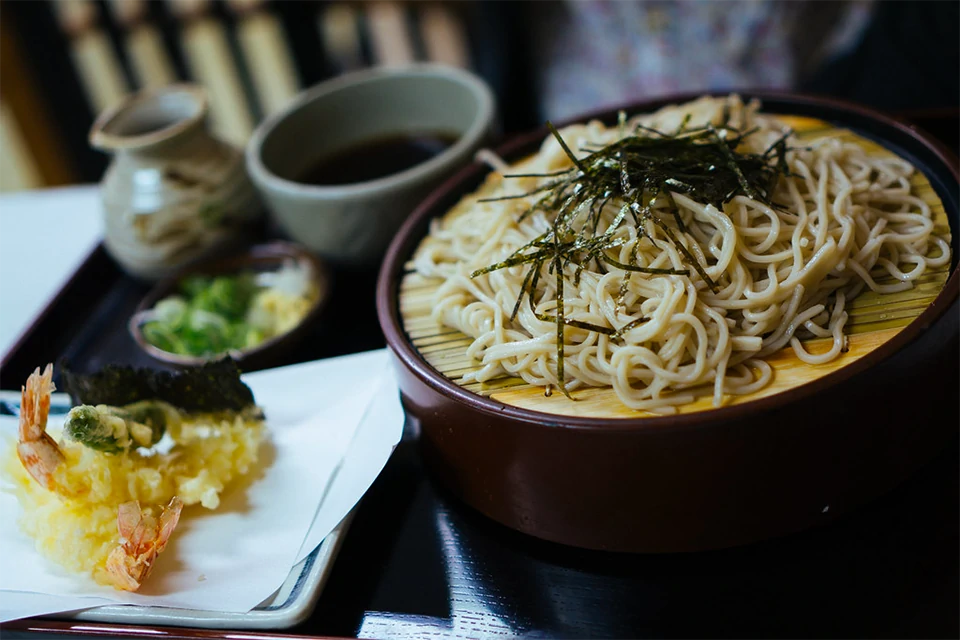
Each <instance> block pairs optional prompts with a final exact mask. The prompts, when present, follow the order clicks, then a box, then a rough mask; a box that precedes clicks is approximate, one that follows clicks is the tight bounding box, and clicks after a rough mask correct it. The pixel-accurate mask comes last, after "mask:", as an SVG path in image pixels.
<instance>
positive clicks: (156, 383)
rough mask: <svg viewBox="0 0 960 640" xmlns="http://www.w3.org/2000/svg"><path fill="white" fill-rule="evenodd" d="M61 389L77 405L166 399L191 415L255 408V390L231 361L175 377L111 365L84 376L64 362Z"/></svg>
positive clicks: (118, 405)
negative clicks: (247, 383)
mask: <svg viewBox="0 0 960 640" xmlns="http://www.w3.org/2000/svg"><path fill="white" fill-rule="evenodd" d="M60 376H61V383H62V384H61V387H62V388H63V391H65V392H66V393H68V394H69V395H70V399H71V401H72V402H73V404H74V405H79V404H92V405H97V404H105V405H109V406H112V407H122V406H125V405H128V404H132V403H134V402H138V401H140V400H163V401H165V402H169V403H170V404H172V405H173V406H175V407H177V408H178V409H182V410H183V411H188V412H207V411H241V410H243V409H245V408H247V407H249V406H251V405H253V404H254V400H253V392H252V391H250V387H248V386H247V385H245V384H244V383H243V382H242V381H241V380H240V369H239V368H238V367H237V363H236V362H234V361H233V360H232V359H231V358H224V359H223V360H218V361H216V362H209V363H206V364H204V365H201V366H199V367H190V368H188V369H183V370H182V371H178V372H176V373H170V372H168V371H157V370H155V369H147V368H133V367H128V366H118V365H108V366H106V367H104V368H103V369H102V370H100V371H99V372H97V373H93V374H81V373H76V372H73V371H71V370H70V368H69V365H67V364H66V363H61V366H60Z"/></svg>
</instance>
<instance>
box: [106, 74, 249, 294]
mask: <svg viewBox="0 0 960 640" xmlns="http://www.w3.org/2000/svg"><path fill="white" fill-rule="evenodd" d="M206 116H207V97H206V93H205V92H204V90H203V89H202V88H201V87H199V86H196V85H190V84H178V85H171V86H168V87H165V88H162V89H160V90H156V91H148V92H142V93H137V94H134V95H131V96H130V97H128V98H127V99H126V100H124V102H122V103H121V104H120V105H118V106H117V107H115V108H113V109H110V110H108V111H106V112H105V113H103V114H102V115H101V116H100V117H99V118H98V119H97V121H96V122H94V124H93V127H92V128H91V130H90V144H91V145H92V146H93V147H95V148H97V149H100V150H102V151H106V152H110V153H113V154H114V157H113V161H112V162H111V163H110V166H109V167H108V169H107V172H106V174H105V175H104V177H103V180H102V181H101V184H100V190H101V198H102V200H103V210H104V216H105V225H104V229H105V238H104V245H105V246H106V249H107V251H108V252H109V253H110V255H111V256H113V258H114V259H116V261H117V262H118V263H119V264H120V266H121V267H122V268H123V269H124V270H125V271H127V272H128V273H130V274H131V275H133V276H135V277H138V278H141V279H145V280H158V279H160V278H163V277H166V276H168V275H170V274H171V273H173V272H175V271H177V270H178V269H180V268H181V267H183V266H184V265H185V264H187V263H190V262H194V261H196V260H198V259H200V258H204V257H207V256H209V255H210V254H212V253H216V252H218V251H220V250H223V249H225V248H227V247H228V246H229V245H231V244H234V243H236V242H237V241H238V240H239V239H240V238H241V237H242V236H243V235H244V234H245V232H247V231H248V230H249V228H250V226H251V223H253V222H254V221H255V220H256V219H257V217H258V216H259V215H260V211H261V207H260V203H259V201H258V198H257V195H256V192H255V191H254V189H253V187H252V185H251V183H250V180H249V179H248V177H247V173H246V169H245V168H244V162H243V152H242V151H241V150H239V149H236V148H234V147H233V146H231V145H229V144H227V143H226V142H223V141H222V140H219V139H217V138H215V137H213V136H212V135H211V134H210V133H209V131H208V128H207V123H206Z"/></svg>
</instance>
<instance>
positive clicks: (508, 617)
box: [0, 118, 960, 638]
mask: <svg viewBox="0 0 960 640" xmlns="http://www.w3.org/2000/svg"><path fill="white" fill-rule="evenodd" d="M931 124H933V125H936V122H932V123H931ZM944 124H945V126H947V127H948V129H947V130H955V129H956V118H950V119H949V120H947V121H945V122H944ZM949 127H952V129H950V128H949ZM948 143H950V144H951V146H955V144H956V141H955V140H948ZM80 275H81V276H82V277H78V278H76V279H75V280H74V281H73V282H72V283H71V284H70V285H69V286H68V288H67V289H66V290H65V291H64V293H63V294H62V296H61V297H60V299H59V301H58V302H56V303H55V304H54V305H53V306H52V307H51V308H50V309H49V312H48V313H47V315H46V317H45V318H44V319H42V320H41V321H40V322H39V323H38V324H37V325H36V327H35V330H34V331H33V332H32V333H31V334H29V335H28V336H27V338H26V339H25V340H24V341H22V342H21V343H20V345H19V346H18V347H17V348H16V349H15V350H14V351H13V352H12V353H11V354H9V355H8V358H7V359H6V360H5V362H4V367H3V370H2V372H0V386H2V388H3V389H15V388H19V385H20V384H21V383H22V380H23V379H24V378H25V375H26V373H27V372H28V371H29V370H30V369H32V368H33V367H34V366H36V365H38V364H42V363H44V362H47V361H51V360H56V359H58V358H59V357H60V356H62V355H66V356H67V357H69V358H70V359H71V360H72V361H73V362H74V363H75V364H76V365H77V366H79V367H80V368H81V369H94V368H97V367H99V366H101V365H102V364H105V363H107V362H126V363H131V364H141V365H143V364H148V363H150V361H149V360H148V359H147V357H146V356H145V355H143V354H141V353H140V352H139V351H137V350H136V349H135V345H134V343H133V341H132V339H131V338H130V337H129V336H128V335H127V333H126V329H125V325H126V320H127V317H129V314H130V313H131V312H132V310H133V309H134V308H135V306H136V304H137V302H138V300H139V298H140V297H141V296H142V295H143V294H144V293H145V292H146V290H147V287H146V286H145V285H142V284H140V283H137V282H135V281H133V280H131V279H129V278H127V277H125V276H122V275H121V274H120V273H119V272H118V271H117V270H116V268H115V267H114V266H113V264H112V262H110V260H109V258H107V257H106V256H105V255H104V254H103V253H102V251H99V250H98V252H97V253H95V254H94V255H93V256H92V257H91V260H90V262H89V263H88V264H87V266H86V267H85V269H84V270H83V271H82V272H81V274H80ZM333 276H334V281H335V285H334V290H333V293H332V296H333V297H332V298H331V300H330V305H329V306H328V307H327V311H326V312H325V314H324V316H323V318H322V320H321V321H320V322H319V323H318V325H317V327H316V330H315V332H314V333H313V335H311V336H310V337H309V338H308V339H307V341H306V342H305V345H304V346H303V348H302V349H300V350H299V351H298V352H297V354H296V358H295V361H306V360H312V359H316V358H321V357H330V356H336V355H342V354H345V353H351V352H356V351H363V350H367V349H373V348H378V347H381V346H383V338H382V335H381V334H380V331H379V328H378V326H377V324H376V314H375V313H374V298H373V292H374V284H375V282H374V281H375V273H374V272H366V273H356V272H347V271H339V272H335V273H334V274H333ZM951 375H954V376H955V375H956V371H954V372H952V373H951ZM885 401H890V402H904V401H908V399H903V398H890V399H885ZM824 416H825V418H824V419H829V407H824ZM941 419H943V420H945V421H950V422H952V423H953V424H960V412H958V407H957V404H956V402H955V403H954V404H953V408H952V410H950V411H948V412H946V413H945V414H944V415H943V416H942V417H941ZM958 447H960V442H958V440H957V439H956V438H955V439H954V440H953V441H952V442H951V444H950V445H949V446H948V447H947V448H946V449H944V450H943V451H942V452H941V454H940V455H939V456H938V457H937V458H936V459H935V460H934V461H933V462H931V463H930V464H928V465H927V466H926V467H924V468H923V469H922V470H921V471H920V472H919V473H917V474H915V475H914V476H913V477H912V478H910V479H909V480H908V481H907V482H905V483H904V484H902V485H900V486H899V487H898V488H896V489H895V490H894V491H893V492H891V493H890V494H888V495H886V496H884V497H883V498H881V499H879V500H877V501H875V502H873V503H872V504H870V505H868V506H866V507H864V508H862V509H860V510H858V511H855V512H853V513H850V514H848V515H847V516H846V517H843V518H841V519H839V520H838V521H836V522H834V523H833V524H830V525H828V526H824V527H820V528H817V529H813V530H809V531H806V532H803V533H800V534H796V535H792V536H789V537H786V538H781V539H776V540H770V541H767V542H764V543H761V544H755V545H751V546H747V547H741V548H736V549H728V550H724V551H716V552H709V553H697V554H673V555H638V556H626V555H615V554H604V553H599V552H588V551H582V550H575V549H570V548H566V547H560V546H557V545H552V544H549V543H545V542H542V541H538V540H535V539H533V538H529V537H526V536H523V535H522V534H519V533H516V532H513V531H511V530H508V529H506V528H503V527H501V526H499V525H497V524H495V523H493V522H492V521H489V520H487V519H486V518H484V517H482V516H481V515H479V514H477V513H475V512H473V511H472V510H470V509H469V508H467V507H465V506H463V505H462V504H460V503H458V502H457V501H456V500H454V499H453V498H451V497H450V496H448V495H447V494H445V493H443V492H442V491H441V490H440V489H438V488H437V487H436V485H435V484H434V483H433V482H431V479H430V478H429V477H428V476H427V475H426V474H425V472H424V469H423V467H422V465H421V463H420V458H419V455H418V450H417V439H416V434H415V433H407V434H406V436H405V439H404V441H403V442H402V443H401V444H400V446H399V447H398V449H397V451H396V452H395V453H394V456H393V457H392V458H391V460H390V462H389V463H388V465H387V467H386V469H385V470H384V472H383V473H382V474H381V476H380V477H379V478H378V480H377V481H376V482H375V484H374V485H373V487H372V488H371V490H370V491H369V493H368V494H367V496H366V498H365V499H364V500H363V502H362V503H361V505H360V507H359V509H358V510H357V514H356V517H355V518H354V521H353V524H352V526H351V527H350V529H349V533H348V536H347V539H346V541H345V543H344V545H343V547H342V549H341V551H340V554H339V556H338V558H337V560H336V562H335V565H334V569H333V572H332V575H331V577H330V579H329V581H328V583H327V585H326V587H325V589H324V591H323V593H322V595H321V597H320V599H319V601H318V603H317V607H316V610H315V611H314V612H313V614H312V616H311V617H310V618H309V620H308V621H307V622H305V623H303V624H301V625H300V626H298V627H296V628H294V629H291V630H288V631H286V632H292V633H297V634H308V635H309V634H323V635H340V636H361V637H367V638H404V637H416V638H424V637H429V638H478V637H488V636H521V637H533V638H545V637H610V638H623V637H890V638H894V637H897V638H902V637H923V638H934V637H957V636H958V635H960V604H958V603H960V524H958V523H960V468H958V467H960V465H958V459H960V455H958ZM3 636H4V637H5V638H7V637H10V638H14V637H35V635H33V634H29V633H23V632H18V631H12V630H8V629H4V630H3Z"/></svg>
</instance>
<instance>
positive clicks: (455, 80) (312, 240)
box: [246, 64, 495, 267]
mask: <svg viewBox="0 0 960 640" xmlns="http://www.w3.org/2000/svg"><path fill="white" fill-rule="evenodd" d="M494 116H495V106H494V98H493V93H492V91H491V90H490V88H489V87H488V86H487V85H486V84H485V83H484V82H483V80H481V79H480V78H478V77H477V76H475V75H473V74H471V73H469V72H466V71H462V70H460V69H456V68H452V67H444V66H440V65H431V64H423V65H412V66H410V67H403V68H378V69H370V70H365V71H359V72H356V73H350V74H346V75H343V76H340V77H338V78H335V79H333V80H330V81H327V82H323V83H321V84H319V85H317V86H315V87H313V88H311V89H308V90H307V91H305V92H304V93H302V94H301V95H300V96H299V97H297V98H296V99H295V100H294V101H293V102H292V103H291V104H290V105H289V106H288V107H287V108H286V109H284V110H283V111H281V112H280V113H278V114H276V115H274V116H272V117H270V118H268V119H267V120H266V121H264V122H263V123H262V124H261V125H260V126H259V127H258V128H257V130H256V131H255V132H254V134H253V137H252V138H251V140H250V143H249V144H248V146H247V151H246V161H247V169H248V171H249V173H250V177H251V179H252V180H253V183H254V185H255V186H256V188H257V189H258V190H259V192H260V195H261V196H262V198H263V201H264V202H265V204H266V206H267V208H268V209H269V210H270V212H271V213H272V214H273V217H274V219H275V220H276V222H277V223H278V224H279V225H280V227H282V228H283V230H284V231H285V232H286V233H287V234H288V235H289V236H290V237H291V238H293V239H294V240H296V241H297V242H300V243H302V244H304V245H306V246H307V247H308V248H309V249H311V250H312V251H314V252H316V253H317V254H319V255H320V256H321V257H323V258H325V259H327V260H329V261H331V262H333V263H337V264H343V265H349V266H361V267H362V266H375V265H377V264H379V262H380V259H381V258H382V257H383V253H384V251H385V249H386V246H387V244H388V243H389V242H390V240H391V239H392V238H393V235H394V234H395V233H396V231H397V229H398V228H399V227H400V225H401V224H402V223H403V221H404V220H405V219H406V217H407V215H409V213H410V212H411V211H412V210H413V208H414V207H415V206H416V205H417V204H418V203H419V202H420V201H421V200H422V199H423V198H424V197H425V196H426V195H427V193H429V192H430V190H431V189H433V188H434V187H436V186H437V185H438V184H440V182H442V181H443V180H444V179H445V178H447V177H449V176H450V175H452V174H453V172H454V171H455V170H457V169H459V168H460V167H462V166H464V165H466V164H467V163H468V162H469V161H470V160H471V159H472V157H473V154H474V152H476V151H477V150H478V149H479V148H480V147H481V146H482V145H483V144H484V143H485V142H486V141H487V139H488V137H489V135H490V133H491V130H492V128H493V124H494ZM436 132H443V133H446V134H453V136H454V137H455V142H454V143H453V144H452V145H451V146H449V147H447V148H446V149H445V150H443V151H441V152H440V153H438V154H436V155H434V156H433V157H431V158H429V159H428V160H426V161H424V162H421V163H419V164H415V165H413V166H411V167H410V168H408V169H404V170H401V171H399V172H397V173H393V174H390V175H386V176H384V177H380V178H376V179H373V180H367V181H365V182H354V183H349V184H336V185H317V184H304V183H303V182H301V181H298V180H300V178H301V176H302V175H303V174H304V172H305V171H307V170H308V169H309V168H310V167H311V166H314V165H315V164H316V163H317V162H318V161H319V160H322V159H324V158H329V157H331V156H334V155H337V154H338V153H343V152H344V151H345V150H348V149H350V148H351V147H356V146H358V145H366V144H369V143H370V142H371V141H375V140H377V139H382V138H385V137H391V136H398V135H400V136H403V135H408V136H417V135H422V134H424V133H436Z"/></svg>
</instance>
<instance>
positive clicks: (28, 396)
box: [17, 364, 64, 490]
mask: <svg viewBox="0 0 960 640" xmlns="http://www.w3.org/2000/svg"><path fill="white" fill-rule="evenodd" d="M53 390H54V385H53V365H52V364H48V365H47V366H46V368H44V370H43V373H42V374H41V373H40V367H37V368H36V370H34V372H33V373H32V374H30V377H29V378H27V384H26V386H24V387H21V390H20V430H19V441H18V442H17V456H18V457H19V458H20V463H21V464H22V465H23V468H24V469H26V470H27V472H28V473H29V474H30V475H31V476H32V477H33V479H34V480H36V481H37V482H38V483H39V484H40V485H41V486H43V487H44V488H46V489H50V490H53V489H55V488H56V482H55V481H54V477H53V474H54V472H55V471H56V469H57V467H58V466H60V464H61V463H62V462H63V461H64V457H63V452H61V451H60V447H58V446H57V443H56V441H55V440H54V439H53V438H51V437H50V434H48V433H47V417H48V416H49V415H50V394H51V393H53Z"/></svg>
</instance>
